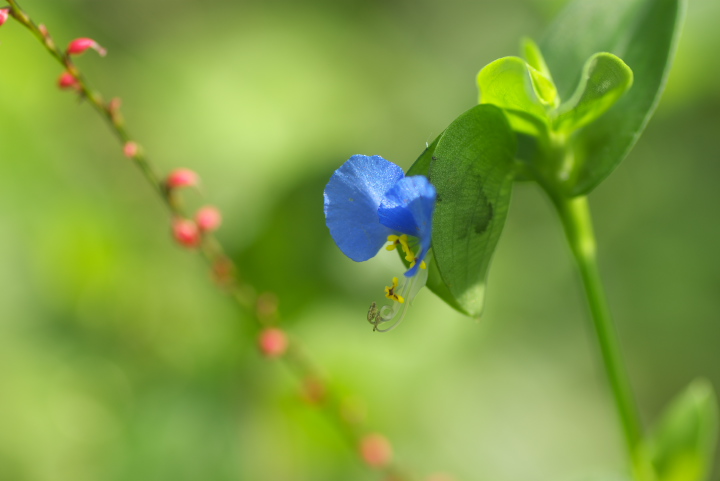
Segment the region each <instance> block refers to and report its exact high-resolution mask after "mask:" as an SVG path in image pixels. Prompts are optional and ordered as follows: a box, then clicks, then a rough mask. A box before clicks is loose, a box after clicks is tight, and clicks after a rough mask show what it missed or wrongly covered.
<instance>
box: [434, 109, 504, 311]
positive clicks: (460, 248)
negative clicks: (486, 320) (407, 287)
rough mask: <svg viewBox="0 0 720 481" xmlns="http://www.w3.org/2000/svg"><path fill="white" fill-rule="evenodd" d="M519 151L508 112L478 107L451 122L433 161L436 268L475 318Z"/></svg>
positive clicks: (482, 300)
mask: <svg viewBox="0 0 720 481" xmlns="http://www.w3.org/2000/svg"><path fill="white" fill-rule="evenodd" d="M515 151H516V140H515V135H514V133H513V132H512V130H511V128H510V125H509V124H508V122H507V119H506V118H505V115H504V113H503V111H502V110H500V109H499V108H497V107H495V106H492V105H478V106H476V107H473V108H472V109H470V110H468V111H467V112H465V113H464V114H462V115H460V116H459V117H458V118H457V119H456V120H455V121H454V122H453V123H452V124H450V126H449V127H448V128H447V130H445V132H444V133H443V134H442V136H441V137H440V139H439V140H438V142H437V146H436V147H435V150H434V153H433V155H432V160H431V162H430V167H429V172H428V174H429V177H430V179H431V181H432V182H433V184H434V185H435V188H436V189H437V192H438V199H437V205H436V208H435V218H434V222H433V235H432V242H433V254H434V260H435V264H436V265H437V269H438V271H439V274H440V276H441V277H442V280H443V281H444V284H445V286H446V287H447V291H448V292H449V294H450V295H451V297H452V299H453V301H454V302H453V304H457V305H459V306H460V307H461V308H462V310H463V311H464V312H465V313H467V314H469V315H471V316H475V317H477V316H479V315H480V314H481V312H482V308H483V303H484V296H485V282H486V277H487V271H488V267H489V265H490V258H491V257H492V253H493V251H494V250H495V246H496V245H497V242H498V239H499V238H500V232H501V231H502V228H503V225H504V223H505V218H506V215H507V210H508V205H509V203H510V191H511V187H512V182H513V178H514V172H515V162H514V156H515Z"/></svg>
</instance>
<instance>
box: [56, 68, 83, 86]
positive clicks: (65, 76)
mask: <svg viewBox="0 0 720 481" xmlns="http://www.w3.org/2000/svg"><path fill="white" fill-rule="evenodd" d="M57 83H58V87H60V88H61V89H63V90H68V89H77V88H78V87H79V86H80V84H79V83H78V81H77V79H76V78H75V76H74V75H73V74H71V73H70V72H63V73H62V74H61V75H60V77H58V81H57Z"/></svg>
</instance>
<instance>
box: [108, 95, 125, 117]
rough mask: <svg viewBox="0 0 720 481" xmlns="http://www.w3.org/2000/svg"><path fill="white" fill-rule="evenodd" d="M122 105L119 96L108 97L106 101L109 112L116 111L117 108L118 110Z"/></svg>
mask: <svg viewBox="0 0 720 481" xmlns="http://www.w3.org/2000/svg"><path fill="white" fill-rule="evenodd" d="M121 106H122V99H120V97H113V98H112V99H110V102H108V110H109V111H110V112H111V113H116V112H117V111H118V110H120V107H121Z"/></svg>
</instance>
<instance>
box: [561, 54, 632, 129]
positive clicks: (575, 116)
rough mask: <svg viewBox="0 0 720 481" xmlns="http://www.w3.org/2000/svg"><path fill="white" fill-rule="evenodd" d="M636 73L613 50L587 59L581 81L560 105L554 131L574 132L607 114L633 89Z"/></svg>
mask: <svg viewBox="0 0 720 481" xmlns="http://www.w3.org/2000/svg"><path fill="white" fill-rule="evenodd" d="M632 82H633V72H632V70H630V68H629V67H628V66H627V65H625V62H623V61H622V60H620V59H619V58H617V57H616V56H615V55H613V54H611V53H604V52H603V53H597V54H595V55H593V56H592V57H590V58H589V59H588V61H587V62H585V67H584V68H583V73H582V76H581V78H580V84H579V85H578V87H577V90H576V91H575V93H574V94H573V96H572V97H571V98H570V99H569V100H568V101H567V102H565V103H563V104H562V105H561V106H560V109H559V110H558V114H557V117H556V118H555V122H554V130H556V131H559V132H572V131H574V130H577V129H580V128H581V127H584V126H585V125H587V124H589V123H590V122H592V121H593V120H595V119H597V118H598V117H600V116H601V115H602V114H604V113H605V112H606V111H607V110H608V109H609V108H610V107H612V106H613V104H615V102H617V101H618V99H619V98H620V97H621V96H622V95H623V94H624V93H625V92H626V91H627V90H628V89H629V88H630V86H631V85H632Z"/></svg>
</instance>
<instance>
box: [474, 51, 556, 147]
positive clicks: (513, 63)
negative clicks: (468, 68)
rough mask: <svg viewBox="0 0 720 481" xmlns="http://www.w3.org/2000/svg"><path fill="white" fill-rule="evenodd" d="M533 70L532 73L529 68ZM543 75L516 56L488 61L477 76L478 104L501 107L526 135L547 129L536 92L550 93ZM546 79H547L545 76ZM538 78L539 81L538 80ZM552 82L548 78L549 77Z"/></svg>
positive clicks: (542, 107) (514, 125)
mask: <svg viewBox="0 0 720 481" xmlns="http://www.w3.org/2000/svg"><path fill="white" fill-rule="evenodd" d="M531 70H532V71H534V72H535V74H534V75H533V74H531V73H530V72H531ZM543 78H544V76H543V75H542V73H540V72H539V71H537V70H535V69H533V68H532V67H530V66H529V65H528V64H527V63H526V62H525V60H523V59H521V58H520V57H503V58H500V59H497V60H495V61H494V62H492V63H489V64H488V65H486V66H485V67H483V69H482V70H480V73H479V74H478V77H477V82H478V87H479V89H480V104H492V105H496V106H498V107H500V108H502V109H505V110H506V112H507V114H508V119H509V120H510V124H511V125H512V127H513V128H514V129H515V130H516V131H518V132H523V133H526V134H530V135H536V136H538V135H540V134H541V133H542V132H544V131H545V130H546V129H547V123H548V122H549V118H548V115H547V110H546V108H545V106H544V103H546V102H544V101H541V96H540V95H550V94H549V93H548V92H547V91H548V86H547V85H546V84H545V83H544V82H543V81H542V80H538V79H543ZM546 81H549V80H547V79H546ZM538 82H540V83H538ZM549 82H550V84H552V82H551V81H549Z"/></svg>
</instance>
